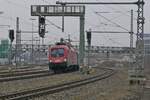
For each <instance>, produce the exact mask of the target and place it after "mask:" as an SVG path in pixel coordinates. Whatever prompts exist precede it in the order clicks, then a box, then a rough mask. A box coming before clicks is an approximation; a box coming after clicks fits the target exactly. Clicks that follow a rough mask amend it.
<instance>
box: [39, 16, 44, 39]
mask: <svg viewBox="0 0 150 100" xmlns="http://www.w3.org/2000/svg"><path fill="white" fill-rule="evenodd" d="M39 36H40V37H42V38H44V36H45V17H43V16H39Z"/></svg>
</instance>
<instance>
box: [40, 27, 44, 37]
mask: <svg viewBox="0 0 150 100" xmlns="http://www.w3.org/2000/svg"><path fill="white" fill-rule="evenodd" d="M44 35H45V29H40V32H39V36H40V37H42V38H44Z"/></svg>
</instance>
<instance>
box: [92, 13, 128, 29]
mask: <svg viewBox="0 0 150 100" xmlns="http://www.w3.org/2000/svg"><path fill="white" fill-rule="evenodd" d="M94 13H95V14H96V15H98V16H100V17H102V18H104V19H105V20H107V21H108V22H110V23H112V24H114V25H116V26H117V27H120V28H121V29H123V30H125V31H127V32H130V31H129V30H128V29H126V28H124V27H123V26H121V25H119V24H117V23H115V22H113V21H112V20H110V19H108V18H106V17H105V16H103V15H101V14H99V13H98V12H94Z"/></svg>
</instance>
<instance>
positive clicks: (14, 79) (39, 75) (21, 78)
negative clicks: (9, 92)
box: [0, 71, 54, 82]
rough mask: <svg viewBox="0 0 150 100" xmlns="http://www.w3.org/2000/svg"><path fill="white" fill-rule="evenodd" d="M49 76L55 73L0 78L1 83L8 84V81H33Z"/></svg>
mask: <svg viewBox="0 0 150 100" xmlns="http://www.w3.org/2000/svg"><path fill="white" fill-rule="evenodd" d="M49 75H54V73H51V72H49V71H43V72H39V73H38V72H37V73H33V74H32V73H30V74H26V75H21V76H15V77H13V76H12V77H5V78H0V82H8V81H16V80H25V79H32V78H39V77H44V76H49Z"/></svg>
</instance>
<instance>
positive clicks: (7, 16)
mask: <svg viewBox="0 0 150 100" xmlns="http://www.w3.org/2000/svg"><path fill="white" fill-rule="evenodd" d="M61 1H94V0H61ZM95 1H100V2H102V1H105V2H107V1H119V2H122V1H123V2H124V1H127V2H128V1H129V2H134V1H136V0H95ZM55 3H56V0H0V11H3V12H4V13H3V14H1V15H0V25H10V26H11V28H12V29H15V27H16V17H17V16H18V17H20V29H21V30H25V31H31V29H32V23H31V20H30V18H35V19H37V17H33V16H31V15H30V6H31V5H40V4H42V5H45V4H51V5H54V4H55ZM131 9H133V10H134V32H135V33H136V32H137V31H136V18H137V12H136V11H137V6H136V5H132V6H131V5H126V6H125V5H124V6H121V5H105V6H104V5H86V15H85V31H86V30H88V29H89V28H91V29H92V30H97V31H112V30H114V31H125V30H123V29H121V28H119V27H116V25H114V24H112V23H110V22H108V21H107V20H105V19H103V18H102V17H100V16H98V15H96V14H95V13H94V12H110V13H100V14H101V15H103V16H105V17H106V18H108V19H110V20H112V21H113V22H115V23H117V24H119V25H121V26H123V27H124V28H126V29H128V30H130V10H131ZM149 9H150V1H149V0H145V6H144V17H145V30H144V31H145V33H150V28H149V25H150V13H149ZM118 11H119V13H117V12H118ZM46 19H48V20H50V21H52V22H53V23H55V24H56V25H57V26H60V27H61V23H62V22H61V17H47V18H46ZM33 23H34V30H35V31H36V30H38V29H37V26H38V21H37V20H36V21H34V22H33ZM46 24H48V25H47V27H46V30H47V31H49V32H48V33H47V34H46V36H45V43H46V44H49V43H54V42H56V41H58V40H59V39H60V37H64V38H67V36H68V34H71V38H72V39H73V40H75V41H78V40H79V18H75V17H65V32H64V33H63V32H61V30H60V29H58V28H56V27H55V26H53V25H51V24H50V23H49V22H47V21H46ZM36 37H38V34H34V38H36ZM134 37H135V38H136V36H134ZM0 39H8V27H1V26H0ZM22 39H25V40H31V34H29V33H28V34H22ZM134 40H135V39H134ZM129 41H130V40H129V34H127V33H123V34H111V33H110V34H100V33H99V34H92V45H98V46H129ZM134 42H135V41H134ZM27 43H29V42H27Z"/></svg>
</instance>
